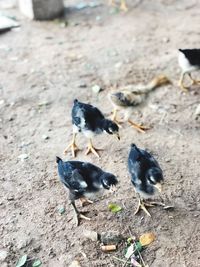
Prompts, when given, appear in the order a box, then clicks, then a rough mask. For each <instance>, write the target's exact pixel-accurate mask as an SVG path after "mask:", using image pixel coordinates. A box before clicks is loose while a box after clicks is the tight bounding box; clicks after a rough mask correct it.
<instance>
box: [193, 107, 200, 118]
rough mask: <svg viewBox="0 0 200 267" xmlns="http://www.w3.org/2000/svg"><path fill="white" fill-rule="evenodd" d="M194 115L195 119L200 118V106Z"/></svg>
mask: <svg viewBox="0 0 200 267" xmlns="http://www.w3.org/2000/svg"><path fill="white" fill-rule="evenodd" d="M194 115H195V119H198V117H199V116H200V104H198V106H197V107H196V110H195V113H194Z"/></svg>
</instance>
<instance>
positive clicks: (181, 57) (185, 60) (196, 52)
mask: <svg viewBox="0 0 200 267" xmlns="http://www.w3.org/2000/svg"><path fill="white" fill-rule="evenodd" d="M178 62H179V66H180V67H181V69H182V73H181V77H180V80H179V86H180V88H181V89H182V90H184V91H187V90H188V88H189V87H186V86H185V85H184V84H183V80H184V77H185V74H188V76H189V78H190V79H191V80H192V84H200V81H197V80H195V79H193V78H192V75H191V72H193V71H196V70H199V69H200V49H179V54H178Z"/></svg>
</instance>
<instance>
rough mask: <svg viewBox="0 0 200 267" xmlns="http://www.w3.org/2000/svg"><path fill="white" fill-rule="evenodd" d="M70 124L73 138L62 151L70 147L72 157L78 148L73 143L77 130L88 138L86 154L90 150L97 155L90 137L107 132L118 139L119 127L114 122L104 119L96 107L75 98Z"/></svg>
mask: <svg viewBox="0 0 200 267" xmlns="http://www.w3.org/2000/svg"><path fill="white" fill-rule="evenodd" d="M72 124H73V139H72V142H71V143H70V144H69V146H68V147H67V148H66V149H65V150H64V153H66V152H67V150H68V149H69V148H71V151H72V156H73V157H75V156H76V154H75V152H76V150H78V147H77V145H76V143H75V141H76V136H77V133H78V132H82V133H83V134H84V135H85V136H86V137H87V138H88V139H89V144H88V149H87V151H86V155H87V154H89V153H91V152H92V153H93V154H94V155H96V156H97V157H99V154H98V152H97V150H98V149H95V147H94V146H93V144H92V137H94V136H95V135H97V134H101V133H103V132H106V133H108V134H111V135H115V136H117V138H118V139H120V136H119V127H118V125H117V124H116V123H115V122H113V121H111V120H107V119H105V117H104V115H103V114H102V113H101V111H100V110H99V109H98V108H96V107H94V106H92V105H89V104H85V103H81V102H79V101H78V100H77V99H76V100H74V106H73V108H72Z"/></svg>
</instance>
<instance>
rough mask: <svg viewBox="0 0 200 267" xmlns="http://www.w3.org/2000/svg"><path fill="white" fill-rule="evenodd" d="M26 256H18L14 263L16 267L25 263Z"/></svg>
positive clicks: (20, 266)
mask: <svg viewBox="0 0 200 267" xmlns="http://www.w3.org/2000/svg"><path fill="white" fill-rule="evenodd" d="M27 257H28V256H27V255H26V254H25V255H23V256H22V257H21V258H19V260H18V262H17V264H16V267H22V266H23V265H24V264H25V263H26V261H27Z"/></svg>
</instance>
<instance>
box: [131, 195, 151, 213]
mask: <svg viewBox="0 0 200 267" xmlns="http://www.w3.org/2000/svg"><path fill="white" fill-rule="evenodd" d="M145 206H151V207H152V206H153V205H152V204H150V203H145V202H143V201H142V200H141V199H139V203H138V207H137V209H136V211H135V213H134V215H136V214H137V213H138V212H139V211H140V210H141V209H142V210H143V211H144V212H145V213H146V214H147V215H148V216H149V217H151V214H150V213H149V212H148V210H147V209H146V207H145Z"/></svg>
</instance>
